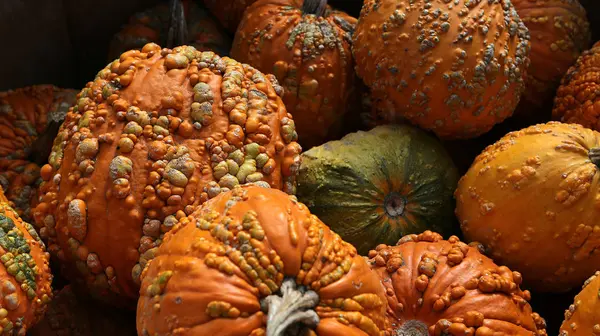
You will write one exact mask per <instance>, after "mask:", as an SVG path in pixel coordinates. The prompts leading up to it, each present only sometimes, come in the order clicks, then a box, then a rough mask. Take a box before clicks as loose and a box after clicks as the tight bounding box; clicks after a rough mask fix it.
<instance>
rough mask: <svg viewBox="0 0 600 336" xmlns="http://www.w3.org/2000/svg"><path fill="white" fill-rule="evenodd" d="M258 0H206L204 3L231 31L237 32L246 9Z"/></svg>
mask: <svg viewBox="0 0 600 336" xmlns="http://www.w3.org/2000/svg"><path fill="white" fill-rule="evenodd" d="M255 2H256V0H204V5H205V6H206V8H208V10H210V11H211V13H212V14H213V15H214V16H215V17H216V18H217V20H218V21H219V22H220V23H221V24H222V25H223V26H224V27H225V28H226V29H227V30H229V32H231V33H235V32H236V30H237V28H238V25H239V24H240V22H241V21H242V18H243V17H244V11H245V10H246V8H248V7H250V6H251V5H252V4H253V3H255Z"/></svg>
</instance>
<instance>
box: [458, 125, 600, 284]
mask: <svg viewBox="0 0 600 336" xmlns="http://www.w3.org/2000/svg"><path fill="white" fill-rule="evenodd" d="M599 179H600V133H598V132H595V131H592V130H590V129H586V128H584V127H581V126H579V125H576V124H563V123H559V122H549V123H547V124H540V125H534V126H531V127H528V128H526V129H523V130H520V131H516V132H511V133H509V134H507V135H506V136H504V137H503V138H502V139H500V140H499V141H498V142H496V143H495V144H493V145H491V146H489V147H488V148H486V149H485V150H484V151H483V152H482V153H481V154H480V155H479V156H478V157H477V158H476V159H475V162H474V163H473V165H472V166H471V168H470V169H469V171H468V172H467V174H465V175H464V176H463V177H462V178H461V180H460V181H459V183H458V188H457V190H456V194H455V197H456V201H457V207H456V214H457V216H458V218H459V220H460V224H461V228H462V231H463V233H464V235H465V238H466V239H468V240H471V241H478V242H480V243H482V244H483V245H484V246H485V247H486V250H487V251H489V253H490V255H491V257H493V259H494V260H495V261H497V262H500V263H503V264H506V265H507V266H508V267H510V268H512V269H514V270H516V271H519V272H521V273H523V276H524V278H525V281H526V284H527V285H528V286H531V287H532V289H535V290H537V291H553V292H564V291H568V290H569V289H571V288H574V287H576V286H579V285H580V284H581V283H583V281H584V280H585V279H586V278H587V277H589V275H590V274H592V273H593V272H594V271H596V269H597V268H598V265H600V223H598V216H599V215H600V197H599V196H598V195H599V194H600V183H599V181H600V180H599Z"/></svg>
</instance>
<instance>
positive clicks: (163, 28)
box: [109, 1, 231, 61]
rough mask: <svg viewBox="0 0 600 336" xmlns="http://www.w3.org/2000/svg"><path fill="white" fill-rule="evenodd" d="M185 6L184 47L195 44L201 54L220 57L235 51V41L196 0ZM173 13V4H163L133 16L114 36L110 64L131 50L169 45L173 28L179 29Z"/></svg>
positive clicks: (110, 51)
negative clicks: (206, 52)
mask: <svg viewBox="0 0 600 336" xmlns="http://www.w3.org/2000/svg"><path fill="white" fill-rule="evenodd" d="M182 5H183V10H184V13H185V15H184V19H185V25H184V28H183V32H182V33H183V35H182V36H181V38H182V40H183V44H187V45H191V46H193V47H195V48H196V49H198V50H200V51H212V52H214V53H216V54H218V55H220V56H225V55H227V54H228V53H229V48H231V38H230V37H229V35H228V34H227V33H225V32H223V28H222V27H221V26H220V24H219V23H217V22H216V21H215V20H214V19H213V17H212V16H210V14H209V13H208V12H207V10H206V9H205V8H204V7H203V6H202V5H200V4H198V3H196V2H195V1H189V2H185V3H183V4H182ZM171 11H172V9H171V7H170V6H169V4H167V3H160V4H158V5H157V6H155V7H152V8H150V9H147V10H145V11H143V12H140V13H137V14H135V15H134V16H133V17H131V18H130V19H129V23H127V24H126V25H125V26H123V28H122V29H121V31H119V32H118V33H117V34H116V35H115V36H114V37H113V39H112V41H111V45H110V50H109V61H112V60H114V59H116V58H119V57H120V56H121V54H122V53H124V52H126V51H128V50H131V49H141V48H143V47H144V45H146V44H148V43H151V42H153V43H158V44H163V45H165V44H167V42H168V40H169V37H170V35H169V33H170V29H173V28H176V27H174V25H173V23H172V22H171V21H170V20H171V15H172V13H171ZM171 38H174V37H171ZM176 44H177V45H179V44H181V43H176ZM177 45H174V46H173V47H175V46H177Z"/></svg>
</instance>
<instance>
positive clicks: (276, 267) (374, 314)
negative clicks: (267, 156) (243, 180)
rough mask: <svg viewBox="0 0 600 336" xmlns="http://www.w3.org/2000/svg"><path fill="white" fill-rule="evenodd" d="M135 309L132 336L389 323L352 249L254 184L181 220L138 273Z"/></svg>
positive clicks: (364, 329) (360, 330)
mask: <svg viewBox="0 0 600 336" xmlns="http://www.w3.org/2000/svg"><path fill="white" fill-rule="evenodd" d="M280 291H281V292H283V296H282V294H281V292H280ZM137 314H138V315H137V323H138V324H137V327H138V335H175V334H185V335H222V336H226V335H228V336H233V335H240V336H241V335H252V336H258V335H283V334H287V333H283V332H284V331H287V332H289V334H294V335H296V334H297V333H298V332H299V331H300V330H299V329H305V331H306V330H310V331H309V333H308V335H320V336H324V335H331V336H333V335H351V336H366V335H369V336H376V335H383V332H384V330H385V328H386V326H387V323H386V321H385V294H384V291H383V287H382V286H381V284H380V282H379V279H378V277H377V275H376V274H375V273H374V272H372V271H370V269H369V266H368V265H367V263H366V262H365V259H363V257H361V256H359V255H358V254H357V253H356V249H355V248H354V247H353V246H352V245H350V244H348V243H346V242H344V241H343V240H342V239H341V238H340V237H339V236H338V235H336V234H335V233H333V232H332V231H331V230H329V229H328V228H327V226H325V225H324V224H323V223H322V222H321V221H320V220H319V219H318V218H317V217H316V216H314V215H311V214H310V212H309V210H308V208H306V206H304V205H303V204H302V203H299V202H298V201H296V199H295V197H294V196H288V195H286V194H285V193H283V192H281V191H279V190H275V189H270V188H262V187H259V186H242V187H236V188H235V189H234V190H232V191H230V192H227V193H222V194H221V195H219V196H217V197H215V198H214V199H212V200H210V201H208V202H206V203H205V204H204V205H203V206H202V207H201V208H199V209H198V210H197V211H195V212H194V213H193V214H192V215H191V216H188V217H183V218H181V219H180V221H179V224H178V225H177V226H176V227H175V228H174V229H173V230H172V231H171V232H170V233H168V234H167V235H166V236H165V239H164V242H163V243H162V245H161V246H160V247H159V249H158V252H157V253H156V257H155V258H154V259H153V260H152V261H151V262H149V263H148V265H147V268H146V269H145V270H144V272H143V273H142V287H141V290H140V300H139V302H138V310H137ZM173 316H176V318H175V319H172V318H171V317H173ZM166 321H169V322H166ZM295 322H298V323H297V324H294V323H295ZM295 332H296V333H295ZM311 332H312V333H311ZM298 334H300V333H298Z"/></svg>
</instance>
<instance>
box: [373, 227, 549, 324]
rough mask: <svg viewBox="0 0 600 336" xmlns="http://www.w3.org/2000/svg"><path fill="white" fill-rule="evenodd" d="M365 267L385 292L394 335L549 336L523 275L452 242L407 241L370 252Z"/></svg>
mask: <svg viewBox="0 0 600 336" xmlns="http://www.w3.org/2000/svg"><path fill="white" fill-rule="evenodd" d="M369 263H370V264H371V266H372V268H373V269H374V270H375V271H376V272H377V273H378V274H379V276H380V277H381V283H382V284H383V286H384V287H385V289H386V293H387V301H388V306H389V308H388V311H387V318H388V319H390V320H391V321H393V322H392V323H393V325H394V328H395V330H394V333H392V335H411V336H421V335H422V336H427V335H523V336H524V335H536V336H546V335H547V333H546V330H545V324H546V322H545V321H544V319H543V318H541V317H540V316H539V315H538V314H537V313H533V312H532V310H531V307H530V306H529V303H528V302H527V301H529V300H530V299H531V294H530V293H529V291H527V290H521V288H520V284H521V281H522V277H521V274H520V273H518V272H512V271H511V270H510V269H509V268H508V267H506V266H497V265H496V264H494V262H493V261H492V260H491V259H489V258H488V257H486V256H484V255H483V254H481V253H480V252H479V250H478V249H477V248H476V247H473V246H469V245H467V244H465V243H463V242H461V241H460V240H459V239H458V238H457V237H456V236H451V237H450V238H449V239H448V240H443V238H442V236H441V235H439V234H438V233H434V232H431V231H425V232H423V233H421V234H419V235H416V234H411V235H407V236H405V237H403V238H402V239H400V241H399V242H398V244H397V245H395V246H387V245H383V244H382V245H380V246H378V247H377V249H375V250H371V251H370V252H369Z"/></svg>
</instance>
